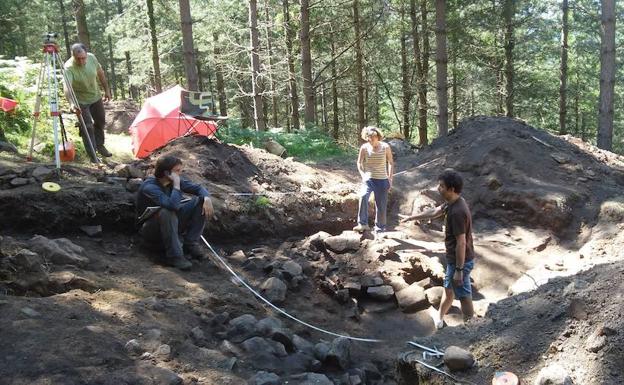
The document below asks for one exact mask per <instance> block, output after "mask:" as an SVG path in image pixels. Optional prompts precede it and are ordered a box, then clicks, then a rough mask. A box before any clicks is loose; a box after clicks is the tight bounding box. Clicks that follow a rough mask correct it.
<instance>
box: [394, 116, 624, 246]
mask: <svg viewBox="0 0 624 385" xmlns="http://www.w3.org/2000/svg"><path fill="white" fill-rule="evenodd" d="M574 143H575V142H572V143H571V142H570V141H568V140H565V138H560V137H556V136H553V135H550V134H548V133H547V132H545V131H540V130H537V129H535V128H533V127H530V126H528V125H526V124H525V123H524V122H522V121H519V120H514V119H509V118H492V117H476V118H472V119H467V120H466V121H463V122H462V123H461V124H460V126H459V127H458V129H457V130H455V131H452V132H451V133H450V134H449V135H448V136H446V137H443V138H440V139H437V140H435V141H434V142H433V144H432V145H431V146H430V147H429V148H427V149H425V150H423V151H421V152H420V153H419V154H418V155H417V156H416V157H415V158H414V160H413V164H414V165H415V167H413V168H411V169H408V170H407V171H406V172H405V173H404V174H401V175H397V176H396V178H395V179H396V180H395V184H396V185H397V186H398V189H399V190H403V192H404V194H405V197H406V199H405V200H402V205H401V209H402V211H410V210H411V209H412V207H411V205H412V202H413V201H414V200H417V199H418V198H419V197H420V196H421V195H422V194H421V191H422V190H426V189H431V188H434V187H435V186H436V185H437V181H436V180H435V179H436V177H437V175H438V174H439V173H440V172H441V171H442V170H444V169H445V168H453V169H455V170H457V171H459V172H460V173H461V174H462V176H463V177H464V180H465V186H464V196H465V197H466V199H467V200H468V202H469V203H470V206H471V209H472V213H473V219H474V220H476V221H478V220H481V219H482V220H484V221H482V223H486V222H487V221H494V222H497V223H499V224H502V225H505V226H513V225H522V226H525V227H533V228H542V229H547V230H549V231H552V232H554V233H555V234H556V235H557V236H559V237H563V238H576V237H577V236H578V234H579V233H581V232H582V230H583V229H584V228H585V226H593V225H594V224H595V220H596V218H597V214H598V211H599V209H600V205H601V203H602V202H604V201H605V200H607V199H608V198H609V197H613V196H616V195H619V194H620V190H621V186H622V184H624V167H618V168H615V167H612V166H610V165H608V164H605V163H604V162H603V161H602V160H601V159H602V158H603V157H604V155H599V154H600V153H602V151H600V150H591V151H587V150H584V149H583V148H579V147H578V146H576V145H575V144H574ZM610 158H614V159H616V158H618V156H617V155H614V154H612V155H610ZM619 162H620V164H622V161H621V160H620V161H619ZM486 220H487V221H486Z"/></svg>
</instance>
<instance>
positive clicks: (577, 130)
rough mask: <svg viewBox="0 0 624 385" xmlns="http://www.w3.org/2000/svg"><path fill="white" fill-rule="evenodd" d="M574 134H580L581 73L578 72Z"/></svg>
mask: <svg viewBox="0 0 624 385" xmlns="http://www.w3.org/2000/svg"><path fill="white" fill-rule="evenodd" d="M574 135H576V136H578V135H579V74H578V72H577V73H576V92H575V93H574Z"/></svg>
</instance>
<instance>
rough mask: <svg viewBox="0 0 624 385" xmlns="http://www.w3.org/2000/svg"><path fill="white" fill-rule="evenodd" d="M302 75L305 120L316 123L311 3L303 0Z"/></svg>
mask: <svg viewBox="0 0 624 385" xmlns="http://www.w3.org/2000/svg"><path fill="white" fill-rule="evenodd" d="M299 40H300V41H301V75H302V76H303V97H304V103H305V109H304V114H303V120H304V122H305V124H306V125H308V124H313V123H314V85H313V84H312V54H311V51H310V4H309V0H301V33H300V35H299Z"/></svg>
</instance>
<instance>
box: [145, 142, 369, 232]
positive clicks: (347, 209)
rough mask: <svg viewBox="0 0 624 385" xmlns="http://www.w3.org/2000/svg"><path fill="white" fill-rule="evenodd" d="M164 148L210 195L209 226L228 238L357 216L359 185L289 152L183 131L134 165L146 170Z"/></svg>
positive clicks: (314, 227)
mask: <svg viewBox="0 0 624 385" xmlns="http://www.w3.org/2000/svg"><path fill="white" fill-rule="evenodd" d="M166 154H167V155H174V156H177V157H179V158H181V159H182V161H183V162H184V165H185V171H184V173H185V175H187V176H188V177H189V178H190V179H192V180H194V181H196V182H198V183H202V184H204V185H206V186H207V187H208V190H209V191H210V192H211V194H212V195H213V197H214V203H215V205H216V208H217V216H218V218H219V219H218V220H217V221H213V222H211V223H209V224H208V231H209V232H216V233H218V234H220V235H221V236H225V237H228V238H229V237H235V238H236V237H238V236H239V235H240V234H246V236H250V237H253V238H257V237H261V236H267V235H268V236H274V237H288V236H291V235H294V234H297V233H298V234H309V233H311V232H314V231H318V230H326V231H337V230H340V229H345V228H348V227H349V226H352V225H353V222H350V221H349V222H344V221H343V218H345V217H346V218H354V220H355V215H356V213H357V197H356V195H355V194H354V192H355V191H356V189H357V186H355V185H354V184H353V183H351V182H349V181H348V180H346V179H344V178H341V177H338V176H336V175H334V174H331V173H328V172H324V171H321V170H316V169H313V168H311V167H308V166H306V165H304V164H302V163H299V162H296V161H294V160H293V159H292V158H287V159H282V158H280V157H278V156H276V155H272V154H270V153H268V152H266V151H264V150H261V149H255V148H251V147H247V146H235V145H227V144H223V143H219V142H218V141H215V140H212V139H207V138H196V137H186V138H180V139H178V140H176V141H174V142H172V143H170V144H169V145H167V146H166V147H164V148H162V149H161V150H159V151H156V152H155V153H154V154H152V155H151V156H150V157H149V158H148V159H146V160H145V161H140V162H137V163H136V165H137V166H138V167H140V168H144V169H147V172H148V174H149V173H151V171H152V169H151V168H152V167H153V165H154V163H155V160H156V159H157V158H158V157H159V156H162V155H166ZM328 181H331V183H327V182H328Z"/></svg>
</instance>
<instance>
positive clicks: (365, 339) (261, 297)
mask: <svg viewBox="0 0 624 385" xmlns="http://www.w3.org/2000/svg"><path fill="white" fill-rule="evenodd" d="M201 240H202V241H204V243H205V244H206V246H208V248H209V249H210V251H212V253H213V254H214V256H215V257H217V259H218V260H219V261H220V262H221V263H222V264H223V266H225V268H226V269H227V270H228V271H229V272H230V274H232V275H233V276H234V278H236V279H237V280H238V281H239V282H240V283H241V284H243V285H244V286H245V287H246V288H247V289H248V290H249V291H251V292H252V293H253V295H255V296H256V297H258V298H259V299H260V300H262V301H263V302H264V303H266V304H267V305H269V306H270V307H272V308H273V309H274V310H276V311H278V312H279V313H281V314H282V315H284V316H286V317H288V318H290V319H292V320H293V321H296V322H298V323H300V324H302V325H305V326H307V327H309V328H311V329H314V330H316V331H319V332H321V333H325V334H329V335H331V336H334V337H343V338H347V339H350V340H353V341H360V342H384V341H383V340H378V339H374V338H361V337H351V336H348V335H345V334H339V333H334V332H331V331H329V330H325V329H322V328H320V327H317V326H314V325H311V324H309V323H307V322H305V321H302V320H300V319H298V318H297V317H295V316H292V315H290V314H288V313H287V312H286V311H284V310H282V309H281V308H279V307H277V306H275V305H273V304H272V303H271V301H269V300H268V299H266V298H264V297H263V296H262V295H260V293H258V292H257V291H256V290H254V288H252V287H251V286H249V285H248V284H247V282H245V281H244V280H243V279H242V278H241V277H239V276H238V274H236V272H234V270H232V268H230V266H229V265H228V264H227V263H226V262H225V261H224V260H223V258H221V257H220V256H219V254H217V252H216V251H215V250H214V249H213V248H212V246H210V243H208V241H206V238H204V236H203V235H202V236H201Z"/></svg>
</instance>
